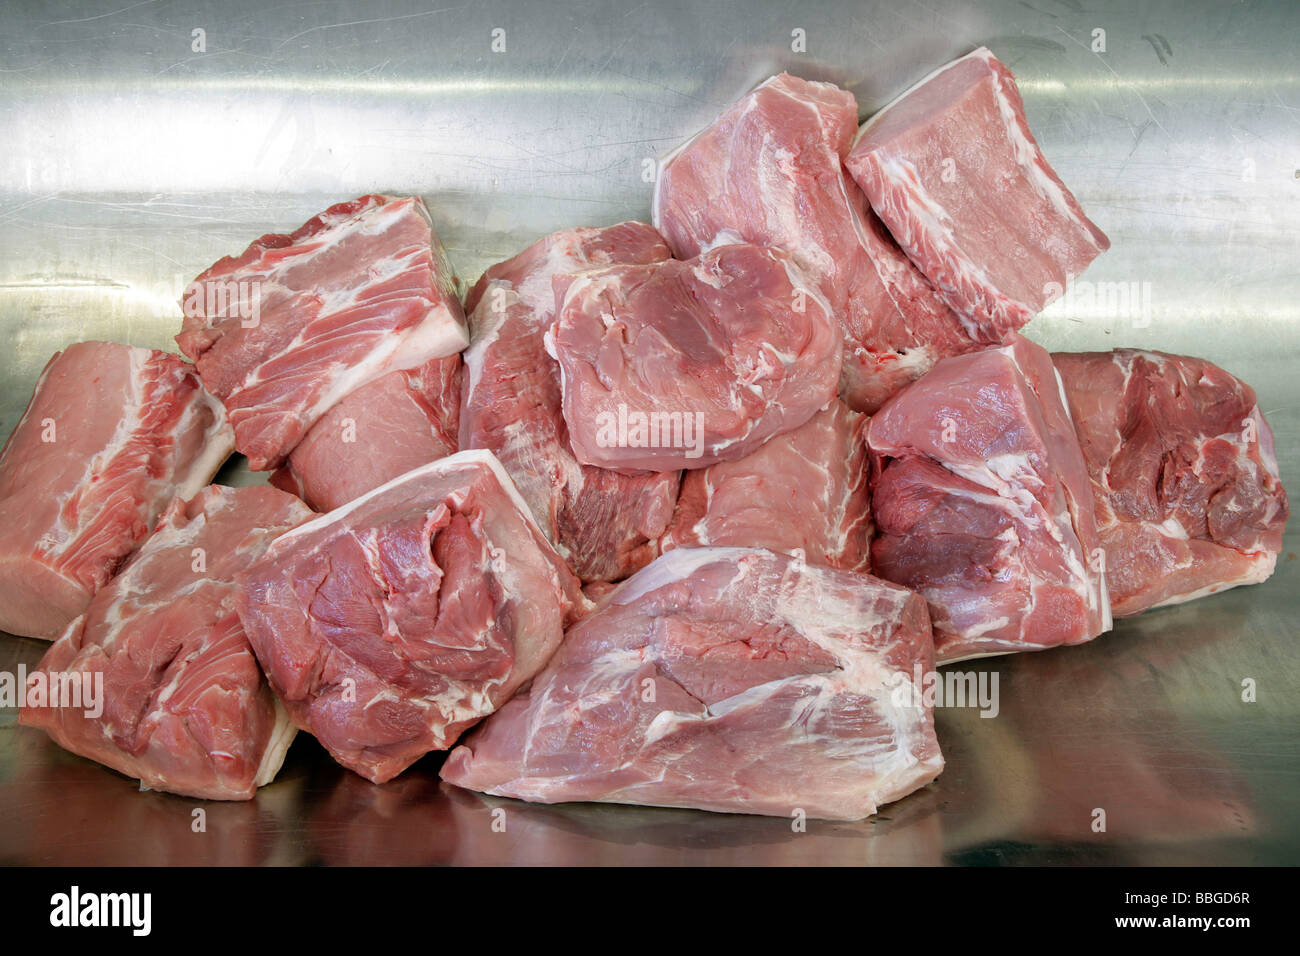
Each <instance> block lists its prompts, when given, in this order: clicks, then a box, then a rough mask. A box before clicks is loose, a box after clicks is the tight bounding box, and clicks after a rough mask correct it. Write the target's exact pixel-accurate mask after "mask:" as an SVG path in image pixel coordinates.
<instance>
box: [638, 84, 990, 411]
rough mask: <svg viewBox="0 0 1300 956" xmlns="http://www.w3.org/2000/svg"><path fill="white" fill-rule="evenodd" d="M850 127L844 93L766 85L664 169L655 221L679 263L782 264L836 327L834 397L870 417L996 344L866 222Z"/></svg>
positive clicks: (854, 113) (829, 87)
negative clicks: (956, 358)
mask: <svg viewBox="0 0 1300 956" xmlns="http://www.w3.org/2000/svg"><path fill="white" fill-rule="evenodd" d="M857 126H858V105H857V102H856V101H855V100H854V98H853V95H852V94H851V93H849V92H848V91H847V90H843V89H840V88H839V87H837V86H834V85H833V84H830V83H815V82H810V81H808V80H802V79H799V78H797V77H793V76H790V75H788V74H785V73H782V74H779V75H777V76H774V77H772V78H771V79H769V80H767V81H766V82H765V83H763V84H761V85H760V86H758V87H757V88H756V89H754V90H753V91H751V92H750V93H749V94H747V95H746V96H743V97H741V99H740V100H738V101H737V102H736V103H734V104H733V105H732V106H730V107H729V108H728V109H727V110H725V111H724V112H723V113H722V115H720V116H719V117H718V118H717V119H716V120H715V121H714V122H713V124H712V125H710V126H709V127H708V128H707V129H705V130H704V131H703V132H701V133H700V134H699V135H697V136H696V137H695V138H693V139H692V140H690V141H689V142H688V143H686V144H685V145H684V146H682V147H680V148H679V149H678V150H676V151H675V152H673V153H672V154H671V155H669V156H668V158H667V159H665V160H664V161H663V163H662V164H661V167H660V172H659V177H658V180H657V183H656V186H655V195H654V206H653V209H654V213H653V220H654V224H655V225H656V226H657V227H658V228H659V230H660V231H661V232H662V233H663V234H664V237H665V238H666V239H667V240H668V244H669V245H670V246H672V249H673V252H674V253H675V254H676V255H677V257H678V258H681V259H688V258H691V257H693V256H696V255H699V254H700V253H701V252H704V251H706V250H708V249H710V248H712V247H714V246H716V245H719V244H722V243H729V242H750V243H754V244H756V245H764V246H776V247H777V248H780V249H784V250H785V251H787V252H789V253H790V254H791V255H792V256H793V257H794V260H795V262H796V263H798V265H799V267H800V268H801V269H802V270H803V271H804V272H805V273H806V274H807V275H808V276H810V277H811V278H812V279H813V280H814V281H816V282H818V283H819V284H820V286H821V290H822V292H823V294H824V295H825V296H826V298H827V300H828V301H829V302H830V303H831V306H832V308H833V310H834V312H835V315H836V316H837V317H838V319H839V320H840V322H841V323H842V325H843V328H844V345H843V349H844V358H843V362H842V369H841V377H840V396H841V397H842V398H843V399H844V401H845V402H847V403H848V405H849V407H851V408H853V409H854V410H856V411H865V412H874V411H875V410H876V409H877V408H879V407H880V405H881V404H882V403H883V402H884V401H885V399H887V398H888V397H889V396H890V395H892V394H893V393H894V392H896V391H897V390H898V389H899V388H901V387H902V386H904V385H906V384H907V383H908V382H911V381H913V380H914V379H916V378H917V377H918V376H920V375H921V374H923V373H924V372H925V370H926V369H928V368H929V367H930V366H931V365H933V364H934V363H935V361H936V360H938V359H939V358H942V357H943V356H946V355H956V354H960V353H962V352H967V351H970V350H971V349H975V348H979V347H981V346H983V345H988V344H994V343H995V342H996V341H997V338H996V337H991V336H990V335H988V334H986V331H985V330H984V329H982V328H981V327H979V326H978V325H975V324H971V323H966V324H963V323H962V322H961V320H960V319H959V318H958V316H956V315H955V314H954V313H953V312H952V311H951V310H950V309H949V308H948V307H947V305H945V304H944V302H943V301H942V299H940V297H939V296H938V295H937V294H936V293H935V290H934V289H933V288H932V287H931V286H930V284H929V283H928V282H927V281H926V279H925V277H924V276H922V275H921V273H920V272H919V271H917V269H916V267H915V266H913V265H912V263H911V262H910V261H909V260H908V258H907V257H906V256H905V255H903V253H902V252H901V251H900V250H899V249H898V247H897V246H896V245H895V244H894V241H893V240H892V239H891V238H890V237H889V235H888V233H887V232H886V231H885V230H884V228H883V227H882V226H881V224H880V222H879V221H878V220H877V219H876V217H875V215H874V214H873V213H872V212H871V210H870V208H869V207H868V205H867V200H866V197H865V196H863V195H862V191H861V190H860V189H859V188H858V187H857V185H855V184H854V182H853V180H852V179H851V178H850V177H849V175H848V173H847V172H846V171H845V169H844V167H843V160H844V158H845V157H846V156H847V155H848V151H849V145H850V143H851V142H852V140H853V136H854V134H855V133H856V131H857Z"/></svg>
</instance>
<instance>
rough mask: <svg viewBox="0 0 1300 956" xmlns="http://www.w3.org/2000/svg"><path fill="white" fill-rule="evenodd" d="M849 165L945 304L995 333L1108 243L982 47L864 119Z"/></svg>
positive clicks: (1012, 325)
mask: <svg viewBox="0 0 1300 956" xmlns="http://www.w3.org/2000/svg"><path fill="white" fill-rule="evenodd" d="M847 165H848V168H849V172H850V173H852V174H853V178H854V179H856V180H857V183H858V185H859V186H861V187H862V189H863V191H864V192H866V194H867V198H868V199H869V200H870V201H871V206H872V208H873V209H875V211H876V213H877V214H878V215H879V216H880V218H881V219H882V220H884V223H885V225H886V226H887V227H888V228H889V231H890V232H891V233H893V235H894V238H895V239H897V240H898V244H899V245H900V246H902V248H903V251H904V252H906V253H907V255H908V256H909V257H911V259H912V261H913V262H915V263H916V265H917V266H918V267H920V269H921V271H922V272H923V273H925V275H926V276H927V277H928V278H929V280H930V282H932V283H933V284H934V287H935V288H937V289H938V290H939V292H940V293H941V294H942V295H943V297H944V299H945V300H946V301H947V303H948V305H950V306H951V307H952V308H953V310H954V311H956V312H957V314H958V315H960V316H962V318H963V319H965V320H966V321H967V322H968V323H974V324H976V325H978V326H979V327H981V328H985V329H987V330H988V332H989V334H991V335H993V336H995V337H1000V336H1002V335H1004V334H1005V333H1007V332H1011V331H1013V330H1015V329H1019V328H1020V327H1021V326H1023V325H1024V324H1025V323H1026V322H1028V321H1029V320H1030V319H1032V318H1033V317H1034V316H1035V315H1037V314H1038V313H1039V312H1041V311H1042V310H1043V307H1044V306H1046V305H1047V304H1048V303H1050V302H1052V301H1053V300H1054V299H1056V298H1058V297H1059V296H1060V295H1061V294H1062V293H1063V292H1064V291H1065V286H1066V283H1067V282H1068V281H1069V280H1070V279H1071V278H1073V277H1074V276H1077V275H1078V274H1079V273H1081V272H1082V271H1083V270H1084V269H1086V268H1087V267H1088V264H1089V263H1090V262H1092V260H1093V259H1095V258H1097V255H1098V254H1099V253H1101V252H1104V251H1105V250H1106V249H1108V248H1110V241H1109V240H1108V239H1107V238H1106V236H1105V234H1103V233H1102V231H1101V230H1100V229H1098V228H1097V227H1096V226H1095V225H1093V223H1092V222H1091V221H1090V220H1089V219H1088V217H1087V216H1085V215H1084V214H1083V209H1082V208H1081V207H1080V206H1079V203H1078V202H1077V201H1076V200H1075V198H1074V196H1073V195H1071V194H1070V191H1069V190H1068V189H1066V188H1065V184H1064V183H1062V182H1061V180H1060V178H1058V177H1057V175H1056V173H1055V172H1053V170H1052V167H1051V166H1049V165H1048V163H1047V160H1046V159H1045V158H1044V157H1043V154H1042V152H1041V151H1040V150H1039V148H1038V143H1037V142H1035V140H1034V135H1033V133H1031V132H1030V131H1029V124H1028V122H1027V121H1026V120H1025V108H1024V104H1023V103H1022V102H1021V99H1020V91H1019V90H1017V89H1016V81H1015V78H1014V77H1013V76H1012V75H1011V71H1010V70H1008V69H1007V68H1006V67H1005V66H1003V64H1002V63H1001V62H999V60H998V59H997V57H995V56H994V55H993V54H992V53H990V52H989V51H988V50H986V49H984V48H983V47H981V48H980V49H978V50H976V51H975V52H974V53H971V54H969V55H967V56H964V57H962V58H961V59H960V60H956V61H955V62H953V63H950V64H948V65H947V66H945V67H944V68H943V69H941V70H939V71H937V72H936V73H933V74H931V75H930V76H929V77H927V78H926V79H924V80H922V81H921V82H920V83H919V84H917V85H916V86H914V87H912V89H910V90H908V91H907V92H906V93H904V94H903V95H902V96H900V97H899V98H898V99H896V100H895V101H894V102H893V103H891V104H890V105H889V106H886V107H885V108H884V109H883V110H881V111H880V112H879V113H877V114H876V115H875V116H873V117H872V118H871V119H870V120H869V121H868V122H867V123H866V124H864V125H863V127H862V130H861V132H860V133H859V135H858V139H857V141H856V142H855V143H854V145H853V150H852V152H851V153H850V154H849V158H848V160H847Z"/></svg>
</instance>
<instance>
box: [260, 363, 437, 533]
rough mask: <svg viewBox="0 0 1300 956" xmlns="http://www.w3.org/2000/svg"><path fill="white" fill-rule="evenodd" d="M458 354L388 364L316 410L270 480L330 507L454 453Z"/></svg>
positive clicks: (321, 506) (322, 507) (324, 508)
mask: <svg viewBox="0 0 1300 956" xmlns="http://www.w3.org/2000/svg"><path fill="white" fill-rule="evenodd" d="M460 379H461V361H460V356H459V355H449V356H447V357H446V358H436V359H431V360H430V361H428V362H426V363H424V364H423V365H421V366H420V367H419V368H414V369H408V370H405V371H400V372H389V373H388V374H387V375H385V376H383V377H382V378H377V379H375V380H374V381H373V382H371V383H369V384H368V385H363V386H361V387H360V388H359V389H357V390H356V391H355V392H353V393H352V394H351V395H349V396H348V397H347V398H345V399H343V401H341V402H339V403H338V404H337V405H335V406H334V407H333V408H331V409H330V410H329V411H328V412H326V413H325V414H324V416H322V417H321V419H320V420H319V421H318V422H316V424H315V425H313V426H312V429H311V431H309V432H308V433H307V437H306V438H304V439H303V440H302V441H301V442H299V443H298V447H296V448H295V449H294V450H293V451H292V452H291V453H290V454H289V458H288V460H287V461H286V462H285V464H284V466H283V467H281V468H280V469H279V470H278V471H277V472H275V474H273V475H272V476H271V484H273V485H275V486H276V487H277V488H282V489H284V490H285V491H288V492H291V493H293V494H296V495H298V497H300V498H302V499H303V500H304V501H306V502H307V503H308V504H309V505H311V506H312V507H313V508H315V509H316V510H317V511H330V510H331V509H334V508H337V507H339V506H341V505H344V504H347V503H348V502H349V501H351V500H352V499H353V498H356V497H358V496H360V495H363V494H365V493H366V492H367V491H371V490H373V489H375V488H378V487H379V486H380V485H382V484H383V483H384V482H386V481H391V480H392V479H394V478H396V477H397V476H398V475H401V474H403V473H404V472H408V471H410V470H411V469H412V468H419V467H420V466H421V465H427V464H428V463H429V462H431V461H436V460H437V459H439V458H443V457H446V456H447V455H452V454H455V453H456V441H457V438H456V432H457V428H458V422H459V419H460Z"/></svg>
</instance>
